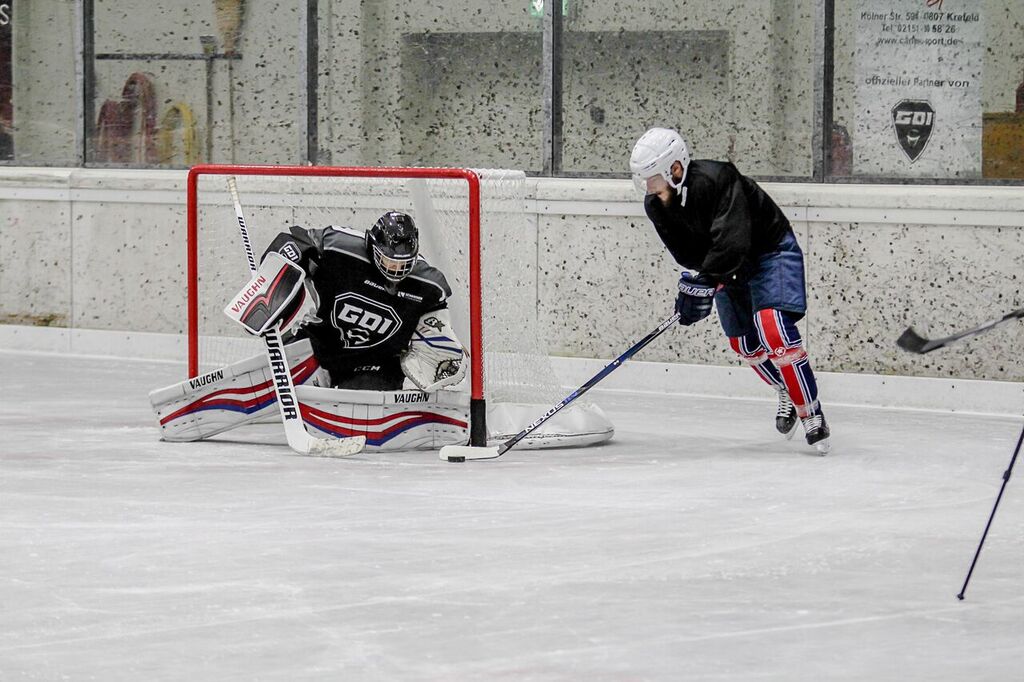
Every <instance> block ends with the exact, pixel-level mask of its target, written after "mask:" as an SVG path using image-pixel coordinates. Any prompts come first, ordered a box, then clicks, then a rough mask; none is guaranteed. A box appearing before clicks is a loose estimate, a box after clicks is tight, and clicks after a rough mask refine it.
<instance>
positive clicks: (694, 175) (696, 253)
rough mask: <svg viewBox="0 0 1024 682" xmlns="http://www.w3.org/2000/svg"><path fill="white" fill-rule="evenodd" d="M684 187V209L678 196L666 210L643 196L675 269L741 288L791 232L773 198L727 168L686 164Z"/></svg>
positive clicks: (651, 197)
mask: <svg viewBox="0 0 1024 682" xmlns="http://www.w3.org/2000/svg"><path fill="white" fill-rule="evenodd" d="M683 187H685V188H686V204H685V205H681V201H680V195H678V194H677V195H676V196H675V197H674V198H673V200H672V203H671V205H669V206H665V205H664V204H662V203H661V200H660V199H659V198H658V197H657V196H656V195H653V194H650V195H648V196H647V198H646V199H645V200H644V208H645V209H646V211H647V217H648V218H650V219H651V222H653V223H654V227H655V228H656V229H657V230H658V236H659V237H661V241H663V242H664V243H665V246H666V247H668V250H669V253H671V254H672V257H673V258H675V260H676V262H677V263H679V264H680V265H682V266H683V267H685V268H690V269H691V270H697V271H699V272H700V273H702V274H705V275H707V276H708V277H710V278H711V279H712V280H714V282H715V283H717V284H733V283H741V282H746V281H747V280H748V279H749V278H750V276H751V274H752V273H753V270H754V268H755V267H756V265H757V261H758V258H760V256H762V255H764V254H766V253H770V252H772V251H774V250H776V248H777V246H778V244H779V240H781V239H782V237H783V236H784V235H785V234H786V233H787V232H789V231H790V230H791V229H792V228H791V227H790V224H789V220H787V219H786V216H785V215H783V213H782V211H781V210H780V209H779V207H778V206H777V205H776V204H775V202H774V201H772V198H771V197H770V196H768V195H767V194H766V193H765V191H764V190H763V189H761V188H760V187H759V186H758V184H757V183H756V182H754V181H753V180H751V179H750V178H748V177H746V176H744V175H742V174H741V173H740V172H739V171H738V170H736V167H735V166H734V165H732V164H731V163H727V162H722V161H706V160H694V161H691V162H690V165H689V168H688V169H687V173H686V180H685V181H684V182H683Z"/></svg>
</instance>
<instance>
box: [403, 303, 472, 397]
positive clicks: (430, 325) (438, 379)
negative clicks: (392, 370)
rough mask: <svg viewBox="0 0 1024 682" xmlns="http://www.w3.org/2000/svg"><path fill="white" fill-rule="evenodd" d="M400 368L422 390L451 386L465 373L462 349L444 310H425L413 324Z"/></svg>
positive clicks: (428, 390)
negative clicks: (427, 311) (410, 337)
mask: <svg viewBox="0 0 1024 682" xmlns="http://www.w3.org/2000/svg"><path fill="white" fill-rule="evenodd" d="M402 371H403V372H404V373H405V376H406V377H408V378H409V380H410V381H412V383H414V384H415V385H416V387H417V388H418V389H420V390H421V391H426V392H430V391H436V390H437V389H439V388H442V387H444V386H452V385H453V384H457V383H459V382H460V381H462V378H463V377H464V376H466V363H465V352H464V351H463V349H462V344H461V343H459V340H458V339H457V338H455V331H454V330H453V329H452V324H451V316H450V314H449V312H448V310H447V309H445V308H442V309H441V310H434V311H431V312H429V313H425V314H424V315H423V316H422V317H421V318H420V321H419V322H418V323H417V324H416V331H415V332H414V333H413V335H412V339H411V340H410V341H409V350H407V351H405V352H404V353H402Z"/></svg>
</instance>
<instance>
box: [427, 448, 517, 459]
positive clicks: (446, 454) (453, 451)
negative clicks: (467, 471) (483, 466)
mask: <svg viewBox="0 0 1024 682" xmlns="http://www.w3.org/2000/svg"><path fill="white" fill-rule="evenodd" d="M499 455H501V452H500V451H499V450H498V446H497V445H492V446H489V447H473V446H472V445H445V446H444V447H443V448H441V452H440V453H438V456H439V457H440V458H441V459H442V460H444V461H446V462H464V461H467V460H470V459H494V458H496V457H498V456H499Z"/></svg>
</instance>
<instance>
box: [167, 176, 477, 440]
mask: <svg viewBox="0 0 1024 682" xmlns="http://www.w3.org/2000/svg"><path fill="white" fill-rule="evenodd" d="M243 175H245V176H291V177H303V176H307V177H344V178H399V179H424V180H437V179H448V180H463V181H465V182H466V183H467V185H468V200H469V205H468V217H469V220H468V226H467V230H468V235H467V236H468V249H469V252H468V263H469V270H468V273H467V274H468V279H469V320H468V323H469V328H470V349H469V350H470V423H471V427H470V428H471V431H470V441H471V443H472V444H473V445H484V444H485V443H486V439H487V430H486V417H485V414H486V408H485V403H484V368H483V334H482V324H481V319H482V315H481V291H480V178H479V176H478V175H477V173H476V172H475V171H473V170H469V169H464V168H403V167H359V166H352V167H344V166H260V165H228V164H203V165H197V166H193V167H192V168H191V169H190V170H189V172H188V180H187V211H188V222H187V226H186V230H187V277H188V298H187V304H186V305H187V315H188V375H189V377H190V378H192V377H195V376H197V375H198V374H199V334H200V331H199V291H198V282H199V249H198V244H199V191H198V189H199V179H200V177H202V176H225V177H227V176H243ZM239 248H240V247H239Z"/></svg>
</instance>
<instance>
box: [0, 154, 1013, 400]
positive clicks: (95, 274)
mask: <svg viewBox="0 0 1024 682" xmlns="http://www.w3.org/2000/svg"><path fill="white" fill-rule="evenodd" d="M528 185H529V188H530V189H529V192H530V197H529V199H528V201H527V209H528V211H529V212H530V213H531V216H530V220H529V221H528V223H529V224H530V225H531V234H532V225H536V229H537V233H536V234H537V235H538V237H537V239H538V241H537V242H536V243H534V242H532V241H530V240H524V243H523V245H522V248H524V249H527V250H532V251H533V252H534V253H536V254H537V256H536V261H537V262H536V268H537V272H538V279H539V283H538V288H537V291H538V297H539V301H538V315H539V317H540V319H541V321H542V326H543V328H544V329H545V330H546V332H547V334H548V338H549V345H550V347H551V349H552V352H553V353H554V354H557V355H566V356H574V357H585V358H587V357H589V358H595V357H596V358H610V357H614V356H616V355H618V354H619V353H620V352H621V351H622V350H623V349H625V348H626V347H628V346H629V345H630V343H632V341H634V340H635V339H637V338H639V337H640V336H643V335H644V334H645V333H646V332H648V331H649V330H650V329H652V328H653V327H654V326H655V325H656V324H657V322H658V321H659V320H661V319H663V318H664V317H667V316H668V315H669V314H670V312H671V306H672V300H673V297H674V288H675V281H676V277H677V272H676V267H675V265H674V264H673V263H672V261H671V259H670V258H669V257H668V256H667V254H666V253H665V251H664V249H663V247H662V246H661V244H660V242H659V241H658V239H657V236H656V235H655V233H654V231H653V229H652V228H651V227H650V226H649V224H648V222H647V220H646V218H645V217H644V216H643V215H642V207H641V205H640V201H639V200H638V198H637V196H636V195H635V194H634V193H633V190H632V188H631V185H630V183H628V181H625V180H622V181H619V180H567V179H531V180H529V181H528ZM765 187H766V188H767V189H768V191H769V192H770V193H771V194H772V195H773V196H774V197H776V199H777V200H778V202H779V203H780V205H782V206H783V207H784V208H785V210H786V211H787V213H788V214H789V215H790V217H791V219H792V220H793V223H794V226H795V228H796V232H797V235H798V238H799V240H800V243H801V245H802V246H803V248H804V250H805V253H806V261H807V271H808V289H809V297H810V309H809V312H808V315H807V319H806V321H805V322H804V323H802V325H801V326H802V329H803V331H804V334H805V336H806V337H807V340H808V345H809V347H810V350H811V352H812V355H813V357H814V360H815V364H816V366H817V367H818V368H819V369H821V370H824V371H834V372H863V373H872V374H906V375H915V376H932V377H947V376H949V377H959V378H965V379H994V380H1012V381H1019V380H1021V379H1024V364H1022V363H1021V362H1020V358H1019V352H1018V348H1019V346H1020V344H1019V339H1020V338H1021V334H1022V333H1024V330H1022V329H1021V327H1020V326H1019V325H1017V324H1009V325H1006V326H1004V327H1003V328H1001V329H999V330H997V331H993V332H990V333H988V334H986V335H985V336H981V337H978V338H976V339H975V340H973V341H969V342H965V343H962V344H959V345H957V346H955V347H954V348H951V349H949V350H948V351H943V352H938V353H933V354H929V355H926V356H920V357H915V356H910V355H907V354H905V353H902V352H900V351H899V350H898V349H897V348H896V346H895V345H894V340H895V338H896V337H897V336H898V335H899V333H900V332H901V331H902V329H903V328H904V327H905V326H906V325H908V324H915V325H917V326H918V327H919V329H922V330H923V331H926V332H929V333H931V334H933V335H935V334H938V335H944V334H946V333H950V332H952V331H956V330H958V329H961V328H966V327H971V326H974V325H975V324H978V323H980V322H982V321H984V320H987V319H990V318H995V317H998V316H1000V315H1002V314H1003V313H1004V312H1006V311H1008V310H1011V309H1014V308H1019V307H1021V306H1024V292H1022V291H1021V282H1022V281H1024V187H945V186H923V187H911V186H880V185H816V184H766V185H765ZM237 275H238V273H237V272H231V273H224V276H228V277H232V278H233V279H237ZM204 277H209V278H214V277H216V273H204ZM527 295H529V292H527ZM0 322H3V323H7V324H42V325H54V326H61V327H69V328H72V329H90V330H120V331H132V332H162V333H182V332H184V330H185V173H184V172H182V171H101V170H81V169H23V168H22V169H16V168H9V169H4V170H2V171H0ZM644 356H645V359H647V360H656V361H664V362H685V363H697V364H712V365H733V364H735V359H734V358H733V357H732V354H731V352H730V351H728V349H727V347H726V344H725V342H724V340H723V339H722V337H721V332H720V330H719V328H718V325H717V321H716V319H715V318H714V317H712V319H710V320H708V321H706V322H704V323H702V324H700V325H698V326H695V327H693V328H691V329H688V330H686V333H684V334H676V335H673V337H672V340H671V341H668V342H666V343H659V344H657V345H656V346H655V347H652V348H650V349H649V350H647V351H645V353H644Z"/></svg>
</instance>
